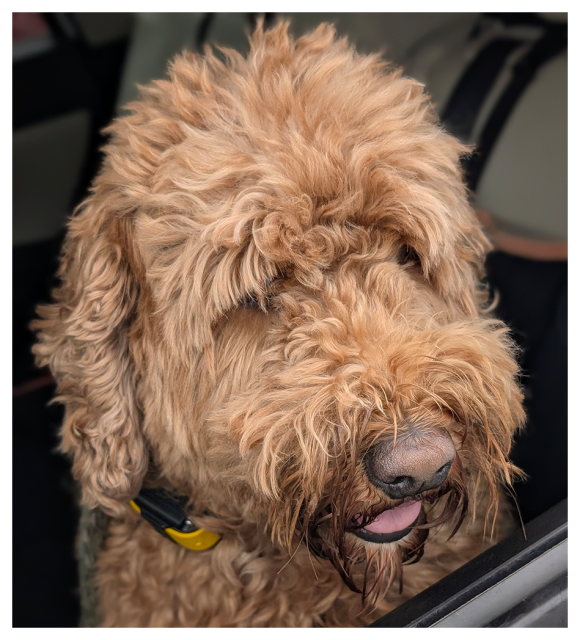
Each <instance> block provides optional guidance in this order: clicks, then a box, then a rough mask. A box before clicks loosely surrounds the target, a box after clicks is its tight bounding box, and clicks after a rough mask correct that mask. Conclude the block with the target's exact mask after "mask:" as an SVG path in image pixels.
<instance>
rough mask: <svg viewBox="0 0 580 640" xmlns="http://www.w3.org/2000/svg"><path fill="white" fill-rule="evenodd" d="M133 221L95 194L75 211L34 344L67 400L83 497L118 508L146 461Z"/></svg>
mask: <svg viewBox="0 0 580 640" xmlns="http://www.w3.org/2000/svg"><path fill="white" fill-rule="evenodd" d="M129 225H130V221H128V220H127V221H126V220H124V219H123V218H122V217H120V216H117V215H111V214H110V213H109V214H107V213H106V212H105V211H103V210H102V208H100V207H99V206H97V205H96V204H95V202H94V201H91V200H90V199H89V200H88V201H87V203H85V205H84V206H83V210H82V212H81V213H80V214H79V215H77V216H76V217H73V219H72V220H71V222H70V224H69V230H68V234H67V238H66V240H65V245H64V249H63V255H62V262H61V267H60V271H59V276H60V278H61V285H60V286H59V287H58V288H57V289H56V290H55V292H54V303H53V304H50V305H45V306H41V307H39V309H38V313H39V315H40V318H41V319H40V320H36V321H35V322H34V323H33V325H32V327H33V329H35V330H37V331H38V343H37V344H36V345H35V347H34V349H33V350H34V353H35V354H36V358H37V362H38V363H39V364H40V365H41V366H43V365H47V364H48V365H49V366H50V368H51V370H52V373H53V375H54V377H55V378H56V381H57V383H58V392H59V397H58V398H57V400H59V401H60V402H62V403H63V404H64V405H65V410H66V411H65V419H64V424H63V429H62V444H61V449H62V450H63V451H65V452H67V453H70V454H72V455H73V474H74V476H75V478H76V479H77V480H78V481H79V482H80V484H81V487H82V491H83V500H84V502H85V503H86V504H88V505H89V506H93V507H94V506H97V505H99V506H101V507H103V508H104V509H105V510H106V511H108V512H109V513H118V512H119V511H120V509H121V504H122V503H125V502H126V501H127V500H129V499H130V498H132V497H134V496H135V495H136V494H137V492H138V491H139V488H140V486H141V481H142V479H143V476H144V474H145V471H146V468H147V461H148V458H147V453H146V447H145V444H144V440H143V436H142V433H141V428H140V411H139V408H138V406H137V401H136V393H135V386H136V379H135V371H134V365H133V360H132V357H131V354H130V350H129V340H128V327H129V323H130V321H131V316H132V314H134V312H135V308H136V304H137V296H138V291H137V283H136V281H135V276H134V273H133V272H132V270H131V267H130V266H129V260H128V259H127V255H126V254H127V253H128V249H127V246H128V242H127V238H128V226H129Z"/></svg>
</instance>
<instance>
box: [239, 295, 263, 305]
mask: <svg viewBox="0 0 580 640" xmlns="http://www.w3.org/2000/svg"><path fill="white" fill-rule="evenodd" d="M240 302H241V305H242V307H244V308H246V309H261V307H260V302H259V301H258V298H257V297H256V295H255V294H253V293H248V294H247V295H245V296H244V297H243V298H242V300H241V301H240Z"/></svg>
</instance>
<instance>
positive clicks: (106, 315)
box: [35, 23, 524, 627]
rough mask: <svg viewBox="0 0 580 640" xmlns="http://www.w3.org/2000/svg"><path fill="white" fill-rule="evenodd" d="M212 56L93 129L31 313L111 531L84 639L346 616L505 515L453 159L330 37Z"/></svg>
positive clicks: (501, 429) (421, 576) (495, 354)
mask: <svg viewBox="0 0 580 640" xmlns="http://www.w3.org/2000/svg"><path fill="white" fill-rule="evenodd" d="M220 51H221V53H220V54H215V53H212V52H211V51H209V50H207V51H206V54H205V56H200V55H195V54H192V53H187V52H186V53H184V54H181V55H178V56H177V57H176V58H175V59H174V60H173V62H172V63H171V65H170V69H169V79H166V80H159V81H155V82H153V83H151V84H150V85H148V86H145V87H142V88H141V95H140V98H139V99H138V100H137V101H135V102H133V103H131V104H130V105H129V107H128V109H129V110H130V113H129V115H125V116H123V117H120V118H118V119H117V120H116V121H114V122H113V124H112V125H110V127H109V128H108V130H107V132H108V134H109V135H110V139H109V142H108V144H107V146H106V147H105V149H104V152H105V159H104V165H103V167H102V170H101V171H100V173H99V175H98V176H97V178H96V179H95V181H94V184H93V186H92V189H91V191H90V194H89V195H88V197H87V199H86V200H85V201H84V202H83V203H82V204H81V205H80V207H79V208H78V210H77V211H76V212H75V215H74V216H73V217H72V218H71V220H70V222H69V226H68V234H67V237H66V240H65V244H64V248H63V253H62V260H61V267H60V271H59V275H60V278H61V284H60V286H59V287H58V288H57V289H56V290H55V292H54V302H53V303H52V304H49V305H45V306H42V307H40V309H39V315H40V319H38V320H37V321H36V324H35V329H36V330H37V331H38V342H37V344H36V345H35V354H36V358H37V361H38V363H39V364H40V365H46V364H48V365H50V368H51V370H52V372H53V374H54V376H55V379H56V380H57V382H58V392H59V397H58V400H59V401H60V402H62V403H64V405H65V408H66V412H65V419H64V424H63V428H62V446H61V448H62V451H64V452H66V453H67V454H70V455H71V456H72V458H73V473H74V475H75V478H76V479H77V480H78V482H79V483H80V486H81V488H82V496H83V502H84V504H86V505H88V506H89V507H91V508H96V507H98V508H100V509H101V510H103V511H104V512H105V513H107V514H109V515H110V516H111V517H112V519H111V524H110V526H109V530H108V532H107V535H108V537H107V543H106V548H105V549H104V551H103V552H102V554H101V556H100V558H99V563H98V575H97V583H98V588H99V600H100V616H101V618H100V624H102V625H103V626H108V627H109V626H119V627H122V626H157V627H170V626H296V627H300V626H327V627H337V626H361V625H364V624H368V623H369V622H371V621H372V620H374V619H376V618H378V617H379V616H380V615H382V614H384V613H385V612H387V611H389V610H391V609H392V608H393V607H395V606H397V605H398V604H400V603H401V602H403V601H404V600H405V599H407V598H409V597H411V596H413V595H414V594H416V593H418V592H419V591H421V590H422V589H424V588H426V587H427V586H429V585H430V584H432V583H434V582H436V581H437V580H438V579H440V578H441V577H443V576H444V575H446V574H447V573H449V572H450V571H452V570H453V569H455V568H456V567H458V566H460V565H461V564H463V563H464V562H466V561H467V560H469V559H470V558H472V557H474V556H475V555H477V554H478V553H480V552H481V551H482V550H483V549H485V548H486V547H488V546H489V545H490V544H492V543H493V540H495V539H497V538H498V537H501V536H502V535H505V532H507V531H509V530H510V527H511V526H512V524H511V522H512V516H511V512H510V508H509V507H508V506H507V500H506V499H505V498H504V497H503V491H502V486H505V487H507V488H508V489H509V487H510V485H511V482H512V481H513V479H514V478H515V477H516V476H517V474H518V469H517V468H516V467H515V466H514V465H513V464H512V463H511V462H510V461H509V457H508V456H509V451H510V447H511V444H512V440H513V436H514V434H515V433H516V431H517V430H518V428H519V427H520V426H521V425H522V423H523V420H524V414H523V410H522V393H521V390H520V386H519V383H518V366H517V364H516V359H515V352H514V345H513V343H512V341H511V339H510V337H509V333H508V330H507V328H506V327H505V326H504V325H503V324H502V323H501V322H499V321H497V320H495V319H493V317H492V316H491V314H490V309H489V307H490V304H489V300H490V294H489V292H488V291H487V289H486V287H485V286H483V285H482V284H480V283H481V280H482V277H483V275H484V274H483V264H484V258H485V255H486V252H487V251H488V250H489V249H490V245H489V243H488V241H487V239H486V238H485V236H484V235H483V233H482V231H481V228H480V226H479V224H478V222H477V220H476V218H475V216H474V213H473V211H472V209H471V207H470V205H469V203H468V197H467V192H466V188H465V186H464V182H463V179H462V173H461V169H460V159H461V157H462V156H463V155H464V154H465V153H466V152H467V151H468V150H467V149H466V148H465V147H464V146H463V145H462V144H460V143H459V142H458V141H457V140H456V139H454V138H453V137H451V136H450V135H448V134H447V133H446V132H445V131H444V129H443V128H442V126H441V125H440V123H439V122H438V120H437V117H436V115H435V112H434V109H433V107H432V105H431V104H430V102H429V98H428V96H427V95H426V93H425V92H424V89H423V87H422V85H420V84H419V83H417V82H415V81H413V80H411V79H409V78H406V77H404V76H403V75H402V72H401V71H400V70H398V69H396V68H394V67H392V66H390V65H389V64H387V63H385V62H383V61H382V60H381V58H380V57H379V56H378V55H375V56H361V55H358V54H357V53H356V52H355V51H354V50H353V49H352V48H351V47H350V46H349V44H348V42H347V41H346V40H345V39H338V38H337V37H336V35H335V32H334V30H333V28H332V27H331V26H329V25H322V26H320V27H319V28H317V29H316V30H315V31H314V32H313V33H311V34H309V35H306V36H303V37H301V38H298V39H293V38H292V37H291V36H290V35H289V30H288V25H287V24H284V23H282V24H280V25H278V26H276V27H275V28H273V29H271V30H264V29H263V27H262V26H260V25H259V26H258V28H257V30H256V31H255V32H254V34H253V35H252V36H251V37H250V51H249V53H248V55H247V57H245V58H244V57H242V56H241V55H240V54H239V53H237V52H235V51H233V50H228V49H222V50H220ZM144 489H149V490H154V491H160V490H163V491H164V492H165V494H164V495H167V496H179V497H180V499H181V500H182V502H181V503H180V504H182V505H184V513H186V514H187V518H188V520H187V522H188V523H189V525H192V527H193V529H194V530H195V532H196V533H199V532H203V533H204V535H209V536H210V538H209V539H210V543H208V544H207V545H206V546H205V547H204V550H201V551H197V550H195V549H190V548H185V547H184V546H183V545H181V544H176V542H175V539H174V540H169V539H167V535H160V532H159V530H160V529H161V528H163V527H164V526H165V525H159V524H158V526H157V527H155V526H152V524H151V523H152V520H151V518H149V522H148V521H147V519H145V518H144V517H141V516H142V515H143V513H141V515H140V514H139V513H137V511H140V510H141V509H142V510H145V506H144V503H143V502H141V503H140V504H141V507H139V499H138V496H139V495H141V493H140V492H142V491H143V490H144ZM183 500H185V502H183ZM131 501H133V502H132V505H133V507H135V508H136V510H135V509H134V508H132V507H131ZM186 503H187V504H186ZM153 524H154V522H153ZM156 528H157V530H156ZM167 531H170V528H168V529H165V532H167ZM218 538H219V542H218V543H217V544H214V542H215V540H218Z"/></svg>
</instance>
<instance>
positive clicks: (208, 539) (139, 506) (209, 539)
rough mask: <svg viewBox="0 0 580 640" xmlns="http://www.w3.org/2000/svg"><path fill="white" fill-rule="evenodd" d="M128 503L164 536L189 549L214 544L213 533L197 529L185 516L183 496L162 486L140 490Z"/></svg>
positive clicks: (199, 548)
mask: <svg viewBox="0 0 580 640" xmlns="http://www.w3.org/2000/svg"><path fill="white" fill-rule="evenodd" d="M130 504H131V506H132V507H133V509H135V511H136V512H137V513H139V514H140V515H141V516H142V517H143V518H145V520H147V522H149V523H150V524H152V525H153V527H155V529H157V531H159V533H160V534H161V535H163V536H165V537H166V538H169V539H170V540H173V542H177V544H180V545H181V546H182V547H185V548H187V549H191V550H192V551H204V550H205V549H211V548H212V547H213V546H214V545H216V544H217V543H218V542H219V540H220V537H219V536H218V535H217V533H212V532H211V531H206V530H205V529H199V528H197V527H196V526H195V524H194V523H193V522H192V521H191V520H190V519H189V518H188V517H187V515H186V513H185V511H184V509H185V507H186V506H187V498H184V497H182V496H173V495H171V494H170V493H168V492H167V491H165V489H141V491H139V495H138V496H137V497H136V498H135V500H131V502H130Z"/></svg>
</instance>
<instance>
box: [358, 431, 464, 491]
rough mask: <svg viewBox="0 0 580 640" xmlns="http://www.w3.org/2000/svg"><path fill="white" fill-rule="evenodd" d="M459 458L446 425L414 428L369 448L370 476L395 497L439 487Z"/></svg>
mask: <svg viewBox="0 0 580 640" xmlns="http://www.w3.org/2000/svg"><path fill="white" fill-rule="evenodd" d="M454 460H455V445H454V444H453V440H452V439H451V436H450V435H449V434H448V433H447V431H445V430H444V429H426V428H412V429H410V430H409V431H408V432H407V433H405V434H403V435H402V436H400V437H398V438H397V440H396V441H393V440H382V441H380V442H378V443H377V444H375V445H374V446H373V447H371V449H370V450H369V451H368V453H367V454H366V456H365V458H364V464H365V469H366V473H367V476H368V478H369V480H370V481H371V482H372V483H373V484H374V485H375V487H378V488H379V489H381V491H383V492H384V493H386V494H387V496H389V498H393V499H401V498H406V497H409V496H415V495H417V494H418V493H421V492H423V491H427V490H428V489H436V488H437V487H439V486H440V485H441V484H443V482H444V481H445V478H447V474H448V473H449V469H451V465H452V464H453V461H454Z"/></svg>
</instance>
